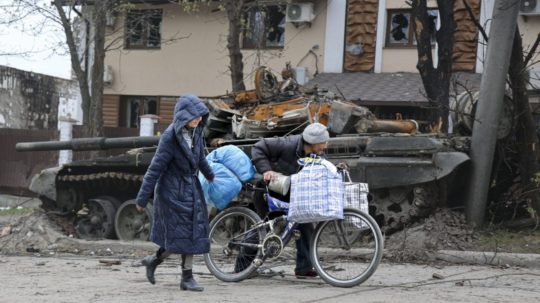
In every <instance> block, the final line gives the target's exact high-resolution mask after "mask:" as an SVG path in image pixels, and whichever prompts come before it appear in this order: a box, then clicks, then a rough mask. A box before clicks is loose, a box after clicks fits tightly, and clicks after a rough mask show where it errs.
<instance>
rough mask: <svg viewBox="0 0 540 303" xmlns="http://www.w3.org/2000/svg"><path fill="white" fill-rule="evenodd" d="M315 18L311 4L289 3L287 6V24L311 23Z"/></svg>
mask: <svg viewBox="0 0 540 303" xmlns="http://www.w3.org/2000/svg"><path fill="white" fill-rule="evenodd" d="M314 18H315V15H314V14H313V3H291V4H288V5H287V14H286V17H285V21H287V22H294V23H296V22H298V23H300V22H311V20H313V19H314Z"/></svg>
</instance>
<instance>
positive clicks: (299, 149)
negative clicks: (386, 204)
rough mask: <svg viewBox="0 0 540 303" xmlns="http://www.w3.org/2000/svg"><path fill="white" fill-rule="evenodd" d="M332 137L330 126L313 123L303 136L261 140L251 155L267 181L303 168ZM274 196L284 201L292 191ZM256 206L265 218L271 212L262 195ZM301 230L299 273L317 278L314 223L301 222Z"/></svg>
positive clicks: (298, 276)
mask: <svg viewBox="0 0 540 303" xmlns="http://www.w3.org/2000/svg"><path fill="white" fill-rule="evenodd" d="M329 138H330V136H329V134H328V131H327V130H326V126H324V125H323V124H321V123H313V124H310V125H309V126H307V127H306V128H305V129H304V131H303V133H302V134H301V135H294V136H287V137H278V138H265V139H261V140H260V141H259V142H257V143H256V144H255V145H254V146H253V149H252V151H251V156H252V157H251V158H252V161H253V164H254V165H255V168H256V169H257V171H258V172H259V173H261V174H262V175H263V179H264V181H265V182H270V181H271V180H272V178H274V176H275V174H276V173H281V174H284V175H292V174H295V173H297V172H298V171H300V169H301V168H302V167H301V166H300V164H298V160H299V159H301V158H304V157H308V156H309V155H311V154H317V155H321V154H323V151H324V150H325V149H326V146H327V143H328V139H329ZM271 195H272V196H275V197H276V198H278V199H281V200H284V201H289V199H290V197H289V196H290V191H289V192H288V194H287V196H282V195H280V194H277V193H274V192H272V193H271ZM255 208H256V210H257V212H258V214H259V215H260V216H261V217H263V218H264V217H265V216H266V215H267V214H268V207H267V205H266V203H265V201H264V200H263V199H262V196H259V198H257V199H255ZM298 230H299V231H300V238H299V239H298V240H296V249H297V254H296V268H295V270H294V273H295V276H296V277H297V278H303V277H314V276H316V275H317V272H316V271H315V270H314V269H313V266H312V264H311V260H310V258H309V241H310V239H311V235H312V234H313V225H312V224H311V223H306V224H300V225H299V227H298Z"/></svg>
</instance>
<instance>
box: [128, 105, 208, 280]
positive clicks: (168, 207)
mask: <svg viewBox="0 0 540 303" xmlns="http://www.w3.org/2000/svg"><path fill="white" fill-rule="evenodd" d="M207 119H208V109H207V108H206V106H205V105H204V104H203V103H202V101H201V100H200V99H199V98H198V97H196V96H194V95H184V96H182V97H180V99H179V100H178V102H177V103H176V106H175V108H174V120H173V123H172V124H171V125H169V127H168V128H167V129H166V130H165V132H163V134H162V135H161V138H160V140H159V144H158V147H157V150H156V154H155V155H154V158H153V159H152V162H151V163H150V166H149V167H148V170H147V171H146V174H145V175H144V179H143V183H142V186H141V189H140V191H139V194H138V195H137V209H138V210H139V211H142V210H143V209H144V208H145V207H146V205H147V203H148V201H149V200H150V199H151V196H152V193H154V202H153V206H154V207H153V208H154V212H153V218H154V219H153V223H152V232H151V234H150V240H152V241H153V242H154V243H156V244H157V245H159V247H160V248H159V250H158V251H157V252H156V254H155V255H151V256H147V257H145V258H144V259H143V261H142V263H143V265H145V266H146V276H147V278H148V281H150V283H152V284H154V283H155V279H154V272H155V270H156V267H157V266H158V265H159V264H161V263H162V262H163V260H164V259H165V258H166V257H168V256H169V255H170V254H172V253H176V254H182V280H181V282H180V288H181V289H182V290H194V291H202V290H203V288H202V287H200V286H199V285H198V284H197V282H196V281H195V280H194V279H193V274H192V265H193V255H194V254H204V253H207V252H208V251H209V249H210V241H209V239H208V231H209V226H208V213H207V208H206V203H205V201H204V194H203V192H202V188H201V184H200V183H199V179H198V178H197V173H198V171H199V170H200V171H201V172H202V173H203V175H204V176H205V177H206V179H207V180H209V181H213V179H214V173H213V172H212V169H211V168H210V166H209V165H208V162H206V159H205V155H204V142H203V141H204V140H203V136H202V132H203V127H204V124H205V123H206V120H207Z"/></svg>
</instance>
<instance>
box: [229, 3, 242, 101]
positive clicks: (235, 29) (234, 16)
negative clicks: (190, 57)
mask: <svg viewBox="0 0 540 303" xmlns="http://www.w3.org/2000/svg"><path fill="white" fill-rule="evenodd" d="M224 5H225V11H226V12H227V18H228V19H229V35H228V37H227V49H228V50H229V59H230V66H229V69H230V71H231V81H232V90H233V92H237V91H242V90H245V89H246V86H245V84H244V62H243V57H242V52H241V51H240V34H241V30H242V13H243V9H244V1H243V0H238V1H237V0H225V1H224Z"/></svg>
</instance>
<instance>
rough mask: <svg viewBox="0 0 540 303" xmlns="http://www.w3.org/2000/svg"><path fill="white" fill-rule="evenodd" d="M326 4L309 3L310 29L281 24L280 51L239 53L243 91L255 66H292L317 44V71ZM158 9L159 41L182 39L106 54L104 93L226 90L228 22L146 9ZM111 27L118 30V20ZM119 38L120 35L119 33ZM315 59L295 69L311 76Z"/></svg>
mask: <svg viewBox="0 0 540 303" xmlns="http://www.w3.org/2000/svg"><path fill="white" fill-rule="evenodd" d="M325 6H326V1H322V0H319V1H315V15H316V18H315V19H314V20H313V22H312V24H311V27H308V26H300V27H298V28H296V27H295V26H294V25H293V24H290V23H287V25H286V29H285V48H284V49H283V50H273V51H268V50H262V51H259V52H257V51H244V62H245V63H244V64H245V73H246V77H247V79H246V87H247V88H248V89H249V88H253V83H252V79H251V78H250V75H251V73H252V71H254V70H255V69H256V67H257V66H259V65H266V66H268V67H270V68H271V69H272V70H274V71H276V72H280V71H281V70H282V69H283V68H284V67H285V63H286V62H287V61H291V63H292V65H293V66H295V65H297V64H298V62H299V61H300V60H301V59H302V58H303V57H304V56H306V55H307V54H308V51H309V50H310V49H311V48H312V47H313V46H314V45H318V46H319V47H318V49H316V50H315V53H316V54H317V59H318V62H317V64H318V66H319V68H322V66H323V63H324V62H323V55H324V53H323V51H324V32H325V31H324V27H325V22H326V20H325V19H326V7H325ZM152 8H163V11H164V14H163V15H164V16H163V25H162V40H167V39H169V38H170V37H174V36H176V37H185V38H184V39H180V40H176V41H174V42H171V43H162V46H161V49H160V50H126V49H123V48H119V49H117V50H113V51H109V52H108V53H107V56H106V59H105V61H106V64H108V65H111V66H112V68H113V73H114V80H113V86H112V87H111V88H109V89H106V90H105V93H106V94H121V95H158V96H159V95H166V96H177V95H181V94H184V93H188V92H191V93H195V94H198V95H206V96H209V95H218V94H223V93H225V92H226V91H230V90H231V83H230V82H231V80H230V77H229V74H228V64H229V58H228V52H227V48H226V35H227V27H228V21H227V18H226V16H225V14H224V13H223V12H214V13H211V12H210V9H208V8H207V7H202V8H201V11H200V12H199V13H192V14H188V13H185V12H183V11H182V10H181V9H180V8H179V7H178V5H174V4H171V5H162V6H152ZM117 25H120V26H122V27H123V25H124V21H123V20H119V22H117ZM119 35H122V33H119ZM315 62H316V60H315V58H314V56H312V55H307V56H306V58H304V60H302V62H301V63H300V65H302V66H305V67H307V68H308V73H309V74H310V75H312V74H313V73H314V72H315Z"/></svg>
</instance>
